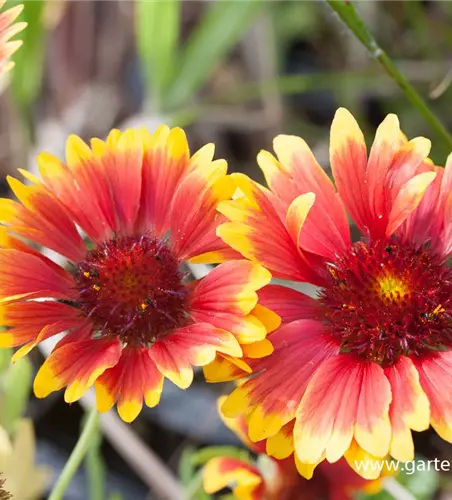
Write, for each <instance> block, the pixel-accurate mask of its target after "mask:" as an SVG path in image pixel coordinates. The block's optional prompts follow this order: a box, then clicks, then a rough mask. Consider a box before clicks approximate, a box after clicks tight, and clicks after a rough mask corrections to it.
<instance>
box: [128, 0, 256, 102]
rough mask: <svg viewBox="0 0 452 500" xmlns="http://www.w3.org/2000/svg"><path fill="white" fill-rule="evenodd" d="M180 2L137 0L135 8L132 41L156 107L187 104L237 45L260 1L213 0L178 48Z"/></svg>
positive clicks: (253, 16) (175, 0)
mask: <svg viewBox="0 0 452 500" xmlns="http://www.w3.org/2000/svg"><path fill="white" fill-rule="evenodd" d="M180 8H181V4H180V2H179V1H177V0H171V1H169V2H147V1H145V0H144V1H141V2H139V3H138V6H137V43H138V47H139V52H140V56H141V61H142V63H143V69H144V73H145V75H146V81H147V86H148V89H150V90H151V96H150V98H151V102H153V104H154V106H157V108H158V109H159V110H162V109H163V110H164V111H167V110H177V108H178V107H180V106H182V105H184V104H185V105H186V104H187V103H188V101H189V99H190V98H191V97H193V96H194V94H195V93H196V92H197V91H198V90H200V88H201V87H202V86H203V85H204V84H205V83H206V81H207V79H208V78H209V77H210V75H211V73H212V71H213V70H214V68H215V67H216V66H217V65H218V64H219V62H220V61H221V60H222V59H223V58H224V57H225V56H226V55H227V54H228V51H229V50H231V48H232V47H233V46H234V45H235V44H236V43H237V41H238V40H239V39H240V37H241V36H242V35H243V33H244V32H245V30H246V29H247V28H248V27H249V24H250V23H251V21H252V20H253V19H254V18H255V16H256V14H257V13H258V11H259V9H260V8H261V3H260V1H258V0H240V1H227V2H212V4H211V5H210V6H209V7H208V8H207V12H206V13H205V15H204V16H203V18H202V19H201V20H200V22H199V24H198V25H197V26H196V28H195V29H194V30H193V32H192V33H191V34H190V36H189V39H188V41H187V42H186V43H185V44H184V45H183V46H178V43H177V42H178V40H179V22H178V21H179V14H180Z"/></svg>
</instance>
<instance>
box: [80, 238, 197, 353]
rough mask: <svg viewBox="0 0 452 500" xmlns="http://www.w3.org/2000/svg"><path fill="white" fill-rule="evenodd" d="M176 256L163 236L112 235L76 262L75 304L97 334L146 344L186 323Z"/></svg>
mask: <svg viewBox="0 0 452 500" xmlns="http://www.w3.org/2000/svg"><path fill="white" fill-rule="evenodd" d="M182 279H183V275H182V273H181V271H180V262H179V260H178V259H177V258H176V257H175V256H174V255H173V253H172V251H171V250H170V249H169V248H168V246H167V245H166V243H165V242H164V241H163V240H159V239H157V238H153V237H149V236H141V237H133V236H130V237H116V238H114V239H112V240H110V241H108V242H107V243H104V244H102V245H100V246H98V247H97V248H95V249H94V250H92V251H89V252H88V253H87V255H86V259H85V260H84V261H83V262H80V263H79V264H78V265H77V269H76V274H75V281H76V286H77V289H78V294H79V300H78V305H79V307H80V308H81V310H82V311H83V312H84V313H85V314H86V316H87V317H89V318H90V319H91V321H92V322H93V323H94V325H95V326H96V328H97V331H98V332H99V334H101V335H115V336H119V337H120V339H121V340H122V341H123V342H124V343H127V344H129V345H136V344H138V345H149V344H150V343H152V342H154V341H155V340H156V339H157V337H161V336H163V335H165V334H167V333H168V332H169V331H172V330H174V329H175V328H178V327H180V326H183V325H184V324H186V323H187V320H188V314H187V293H186V287H185V285H184V284H183V283H182Z"/></svg>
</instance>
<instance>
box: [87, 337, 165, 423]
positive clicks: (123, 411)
mask: <svg viewBox="0 0 452 500" xmlns="http://www.w3.org/2000/svg"><path fill="white" fill-rule="evenodd" d="M95 388H96V399H97V409H98V410H99V411H100V412H105V411H108V410H110V409H111V408H112V407H113V405H114V404H115V403H116V402H118V413H119V415H120V417H121V418H122V419H123V420H124V421H125V422H132V421H133V420H135V418H136V417H137V416H138V415H139V413H140V412H141V409H142V407H143V399H144V401H145V403H146V405H147V406H148V407H149V408H153V407H154V406H156V405H157V404H158V403H159V401H160V395H161V393H162V388H163V375H162V374H161V373H160V371H159V370H158V369H157V367H156V366H155V364H154V362H153V361H152V359H151V358H150V357H149V350H148V349H146V348H143V347H138V348H132V347H125V348H124V349H123V351H122V355H121V358H120V360H119V361H118V363H117V364H116V365H115V366H113V367H112V368H109V369H108V370H106V371H105V372H104V373H103V374H102V375H101V376H100V377H99V378H98V379H97V380H96V382H95Z"/></svg>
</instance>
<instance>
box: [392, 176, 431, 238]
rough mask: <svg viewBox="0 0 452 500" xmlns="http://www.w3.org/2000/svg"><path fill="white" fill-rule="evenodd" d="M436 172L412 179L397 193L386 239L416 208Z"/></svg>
mask: <svg viewBox="0 0 452 500" xmlns="http://www.w3.org/2000/svg"><path fill="white" fill-rule="evenodd" d="M435 177H436V172H424V173H422V174H418V175H416V176H415V177H412V178H411V179H410V180H409V181H408V182H407V183H406V184H405V185H404V186H403V187H402V188H401V189H400V191H399V192H398V194H397V197H396V199H395V200H394V204H393V205H392V208H391V212H390V214H389V221H388V226H387V228H386V237H387V238H389V237H390V236H391V235H392V234H393V233H394V232H395V231H396V230H397V229H398V228H399V227H400V225H401V224H402V223H403V222H404V221H405V220H406V218H407V217H408V216H409V215H410V214H411V213H412V212H413V211H414V210H415V209H416V208H417V207H418V205H419V203H420V202H421V200H422V197H423V196H424V193H425V191H426V189H427V188H428V187H429V186H430V184H431V183H432V182H433V181H434V179H435Z"/></svg>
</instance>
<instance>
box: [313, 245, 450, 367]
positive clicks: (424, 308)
mask: <svg viewBox="0 0 452 500" xmlns="http://www.w3.org/2000/svg"><path fill="white" fill-rule="evenodd" d="M328 274H329V281H330V285H329V286H328V287H325V288H324V289H322V291H321V292H320V297H319V298H320V301H321V302H322V303H323V304H324V305H325V306H326V317H327V321H328V322H329V323H330V325H331V331H332V334H333V336H334V337H335V338H337V339H338V340H339V341H340V342H341V346H342V349H343V351H349V352H354V353H356V354H358V355H360V356H361V357H363V358H365V359H368V360H373V361H376V362H378V363H380V364H381V365H382V366H388V365H391V364H393V363H395V362H396V361H397V359H398V358H399V357H400V356H403V355H404V356H408V355H422V354H424V353H426V352H427V351H430V350H432V349H433V350H440V349H444V348H452V316H451V314H452V269H451V268H449V267H447V266H446V265H445V263H444V261H443V259H441V258H440V257H439V256H437V255H435V254H433V253H432V252H431V251H430V250H429V249H428V248H426V247H425V248H414V247H410V246H408V245H405V244H401V243H399V242H398V241H396V240H391V241H389V242H385V243H382V242H378V243H375V244H369V243H366V242H358V243H355V244H354V245H353V246H352V248H351V250H350V253H349V254H348V255H347V256H346V257H343V258H342V259H340V260H338V261H337V262H336V263H334V264H331V265H328Z"/></svg>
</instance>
